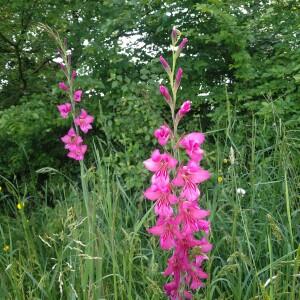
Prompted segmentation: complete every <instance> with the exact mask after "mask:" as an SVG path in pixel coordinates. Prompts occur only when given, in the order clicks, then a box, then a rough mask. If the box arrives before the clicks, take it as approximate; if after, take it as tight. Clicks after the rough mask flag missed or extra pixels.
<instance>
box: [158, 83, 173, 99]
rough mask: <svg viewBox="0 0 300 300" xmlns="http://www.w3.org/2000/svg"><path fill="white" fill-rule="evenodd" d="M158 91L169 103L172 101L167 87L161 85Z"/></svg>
mask: <svg viewBox="0 0 300 300" xmlns="http://www.w3.org/2000/svg"><path fill="white" fill-rule="evenodd" d="M159 91H160V93H161V94H162V95H163V96H164V98H165V100H166V102H167V103H170V102H171V101H172V97H171V96H170V94H169V91H168V88H166V87H165V86H164V85H161V86H160V87H159Z"/></svg>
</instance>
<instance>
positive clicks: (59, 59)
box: [52, 57, 64, 64]
mask: <svg viewBox="0 0 300 300" xmlns="http://www.w3.org/2000/svg"><path fill="white" fill-rule="evenodd" d="M52 61H54V62H55V63H57V64H61V63H63V61H64V60H63V59H62V58H61V57H56V58H54V59H52Z"/></svg>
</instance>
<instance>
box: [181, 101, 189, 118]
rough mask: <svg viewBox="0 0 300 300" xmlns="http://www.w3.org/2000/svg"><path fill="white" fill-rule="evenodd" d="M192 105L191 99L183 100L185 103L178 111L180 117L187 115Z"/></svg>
mask: <svg viewBox="0 0 300 300" xmlns="http://www.w3.org/2000/svg"><path fill="white" fill-rule="evenodd" d="M191 105H192V102H191V101H189V100H187V101H185V102H183V104H182V105H181V107H180V109H179V111H178V115H179V117H181V118H182V117H183V116H184V115H186V114H187V113H188V112H189V111H190V110H191Z"/></svg>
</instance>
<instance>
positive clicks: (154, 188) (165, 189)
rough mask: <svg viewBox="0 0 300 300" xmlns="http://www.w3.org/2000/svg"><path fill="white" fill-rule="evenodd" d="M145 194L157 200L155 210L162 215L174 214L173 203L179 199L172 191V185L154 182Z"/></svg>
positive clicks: (152, 199)
mask: <svg viewBox="0 0 300 300" xmlns="http://www.w3.org/2000/svg"><path fill="white" fill-rule="evenodd" d="M144 196H145V197H146V198H147V199H149V200H151V201H155V207H154V211H155V213H156V214H157V215H159V216H162V217H169V216H171V215H172V214H173V209H172V206H171V205H172V204H175V203H176V202H177V201H178V199H177V197H176V196H175V195H173V194H172V193H171V187H170V185H163V186H162V185H157V184H153V185H151V187H150V188H148V189H147V190H146V191H145V192H144Z"/></svg>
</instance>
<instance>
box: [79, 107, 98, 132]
mask: <svg viewBox="0 0 300 300" xmlns="http://www.w3.org/2000/svg"><path fill="white" fill-rule="evenodd" d="M93 122H94V117H92V116H90V115H88V113H87V112H86V111H85V110H84V109H81V113H80V115H79V116H78V117H77V118H75V121H74V123H75V124H76V125H78V126H79V127H80V129H81V130H82V131H83V132H84V133H87V132H88V131H89V130H90V129H92V126H91V123H93Z"/></svg>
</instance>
